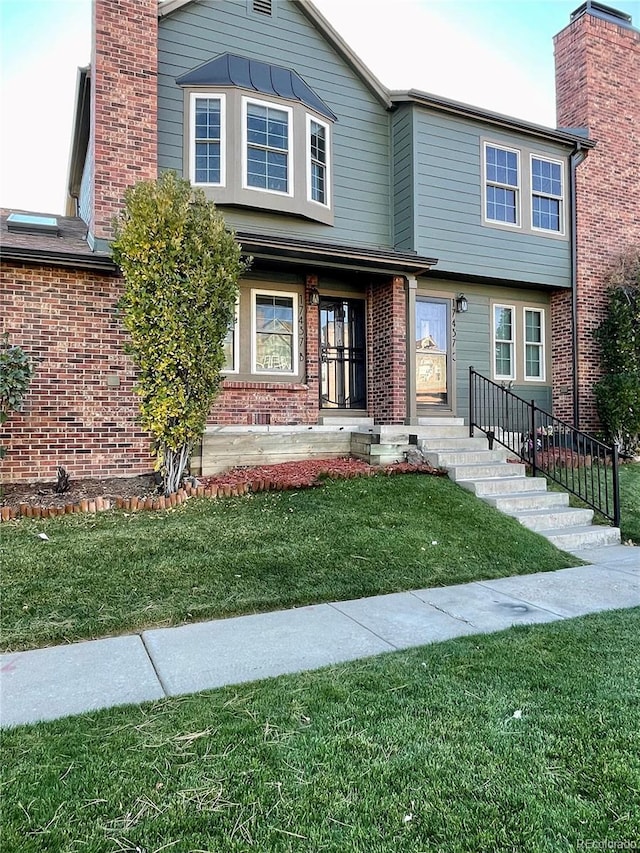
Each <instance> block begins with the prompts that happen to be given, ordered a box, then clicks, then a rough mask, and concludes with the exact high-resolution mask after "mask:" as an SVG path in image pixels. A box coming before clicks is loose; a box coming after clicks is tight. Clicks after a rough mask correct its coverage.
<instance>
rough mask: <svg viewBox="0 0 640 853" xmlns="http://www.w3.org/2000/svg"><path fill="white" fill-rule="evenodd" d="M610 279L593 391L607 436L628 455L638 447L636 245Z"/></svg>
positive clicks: (639, 259)
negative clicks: (600, 375)
mask: <svg viewBox="0 0 640 853" xmlns="http://www.w3.org/2000/svg"><path fill="white" fill-rule="evenodd" d="M609 285H610V289H609V305H608V308H607V315H606V317H605V319H604V320H603V322H602V323H601V325H600V327H599V329H598V330H597V331H596V339H597V340H598V343H599V344H600V353H601V358H602V366H603V368H604V376H603V378H602V379H601V380H600V382H598V383H597V384H596V386H595V395H596V402H597V405H598V413H599V415H600V420H601V421H602V425H603V427H604V430H605V434H606V436H607V439H608V440H610V441H615V442H617V443H618V444H619V445H620V450H621V452H622V454H623V455H626V456H633V455H634V454H636V453H638V452H640V249H636V250H635V251H632V252H629V253H628V254H626V255H624V256H623V257H622V258H620V260H619V262H618V264H617V266H616V267H615V269H614V271H613V273H612V275H611V276H610V279H609Z"/></svg>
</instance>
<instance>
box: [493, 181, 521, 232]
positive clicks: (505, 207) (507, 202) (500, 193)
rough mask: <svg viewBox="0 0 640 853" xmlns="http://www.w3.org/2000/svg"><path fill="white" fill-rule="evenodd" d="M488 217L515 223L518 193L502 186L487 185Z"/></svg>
mask: <svg viewBox="0 0 640 853" xmlns="http://www.w3.org/2000/svg"><path fill="white" fill-rule="evenodd" d="M487 219H493V220H495V221H496V222H510V223H512V224H515V223H516V221H517V217H516V193H515V190H506V189H503V188H502V187H492V186H488V187H487Z"/></svg>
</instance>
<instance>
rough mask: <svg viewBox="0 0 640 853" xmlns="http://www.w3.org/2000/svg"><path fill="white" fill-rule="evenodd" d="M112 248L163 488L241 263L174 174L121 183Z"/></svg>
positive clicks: (205, 378) (195, 194)
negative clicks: (122, 189) (120, 207)
mask: <svg viewBox="0 0 640 853" xmlns="http://www.w3.org/2000/svg"><path fill="white" fill-rule="evenodd" d="M112 246H113V255H114V260H115V261H116V263H117V264H118V265H119V267H120V269H121V271H122V276H123V278H124V294H123V297H122V299H121V302H120V307H121V310H122V315H123V322H124V326H125V328H126V329H127V331H128V333H129V336H130V340H129V343H128V345H127V351H128V352H129V353H130V355H131V356H132V358H133V361H134V364H135V366H136V368H137V371H138V379H137V385H136V393H137V394H138V396H139V397H140V419H141V425H142V427H143V428H144V429H145V430H147V431H148V432H150V433H151V435H152V436H153V439H154V443H155V453H156V469H157V470H158V471H160V472H161V474H162V478H163V487H164V493H165V494H167V495H168V494H171V493H172V492H174V491H176V489H178V487H179V485H180V481H181V479H182V476H183V474H184V471H185V469H186V466H187V464H188V461H189V458H190V455H191V452H192V450H193V447H194V444H195V443H196V442H197V441H199V440H200V438H201V437H202V433H203V430H204V427H205V424H206V420H207V414H208V412H209V410H210V408H211V404H212V403H213V401H214V400H215V398H216V397H217V395H218V394H219V392H220V387H221V381H222V380H221V369H222V367H223V365H224V351H223V341H224V338H225V335H226V333H227V330H228V328H229V326H230V324H231V323H232V322H233V319H234V314H235V306H236V299H237V295H238V279H239V278H240V276H241V275H242V273H243V272H244V271H245V270H246V268H247V266H248V264H247V263H246V262H245V261H244V260H243V259H242V257H241V249H240V246H239V244H238V242H237V241H236V239H235V235H234V234H233V233H232V232H230V231H229V230H227V228H226V225H225V222H224V219H223V217H222V215H221V214H220V213H219V212H218V211H217V210H216V208H215V206H214V204H213V203H212V202H210V201H207V199H206V197H205V195H204V193H203V192H202V191H201V190H194V189H193V188H192V187H191V185H190V183H189V182H188V181H186V180H183V179H182V178H179V177H178V176H177V175H176V174H175V172H164V173H163V174H162V175H161V176H160V177H159V178H158V179H157V180H155V181H143V182H141V183H138V184H136V185H135V186H134V187H131V188H130V189H128V190H127V191H126V193H125V207H124V210H123V212H122V214H121V215H120V216H119V217H118V219H117V220H116V222H115V240H114V241H113V244H112Z"/></svg>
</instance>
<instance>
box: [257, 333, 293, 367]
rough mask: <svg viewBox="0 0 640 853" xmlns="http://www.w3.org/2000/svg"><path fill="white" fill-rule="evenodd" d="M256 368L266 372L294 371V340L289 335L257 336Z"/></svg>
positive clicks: (259, 334)
mask: <svg viewBox="0 0 640 853" xmlns="http://www.w3.org/2000/svg"><path fill="white" fill-rule="evenodd" d="M256 368H257V369H258V370H265V371H269V372H272V371H278V370H284V371H287V372H289V373H290V372H291V371H292V370H293V339H292V338H291V337H289V336H288V335H273V334H269V335H265V334H262V333H258V334H257V335H256Z"/></svg>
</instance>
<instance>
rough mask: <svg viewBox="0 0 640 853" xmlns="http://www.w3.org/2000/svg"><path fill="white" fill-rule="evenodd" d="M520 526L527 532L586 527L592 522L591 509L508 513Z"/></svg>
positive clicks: (537, 510) (570, 508) (557, 508)
mask: <svg viewBox="0 0 640 853" xmlns="http://www.w3.org/2000/svg"><path fill="white" fill-rule="evenodd" d="M508 515H512V516H513V517H514V518H516V519H517V520H518V521H519V522H520V524H522V525H523V526H524V527H528V528H529V530H535V531H540V530H564V529H565V528H568V527H571V528H574V527H587V526H588V525H590V524H591V522H592V521H593V510H592V509H574V507H568V506H567V507H556V508H552V509H531V510H526V511H523V510H517V511H515V512H510V513H508Z"/></svg>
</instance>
